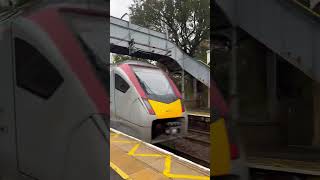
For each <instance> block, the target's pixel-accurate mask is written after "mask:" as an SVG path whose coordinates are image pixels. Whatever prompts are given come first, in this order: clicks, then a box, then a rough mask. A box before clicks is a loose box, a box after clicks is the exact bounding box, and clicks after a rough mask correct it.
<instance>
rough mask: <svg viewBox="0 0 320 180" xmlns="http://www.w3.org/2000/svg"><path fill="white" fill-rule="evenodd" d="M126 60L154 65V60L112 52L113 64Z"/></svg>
mask: <svg viewBox="0 0 320 180" xmlns="http://www.w3.org/2000/svg"><path fill="white" fill-rule="evenodd" d="M128 60H135V61H142V62H146V63H150V64H154V65H155V62H153V61H151V60H148V59H142V58H136V57H131V56H127V55H120V54H114V55H113V57H112V61H113V63H115V64H116V63H120V62H124V61H128Z"/></svg>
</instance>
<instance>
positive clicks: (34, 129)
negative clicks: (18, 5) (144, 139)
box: [0, 1, 109, 180]
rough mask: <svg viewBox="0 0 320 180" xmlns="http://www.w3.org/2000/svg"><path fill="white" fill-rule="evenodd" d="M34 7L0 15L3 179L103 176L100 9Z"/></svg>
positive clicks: (104, 77) (105, 144)
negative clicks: (96, 40)
mask: <svg viewBox="0 0 320 180" xmlns="http://www.w3.org/2000/svg"><path fill="white" fill-rule="evenodd" d="M37 2H38V1H37ZM37 7H38V6H36V7H34V6H32V7H31V5H30V7H29V6H28V8H27V7H26V8H25V9H23V10H22V9H21V10H20V9H18V10H14V11H10V12H7V13H2V15H1V17H0V18H1V19H0V20H1V22H0V54H1V61H0V74H1V76H0V82H1V88H0V179H16V180H19V179H24V180H28V179H30V180H31V179H46V180H57V179H70V180H73V179H77V180H84V179H96V180H105V179H108V178H109V174H108V169H109V168H107V164H108V161H109V159H108V154H107V153H106V152H107V150H108V149H109V138H108V137H109V131H108V130H109V127H108V126H109V125H108V124H109V123H108V121H109V120H108V117H109V105H108V103H107V102H108V99H109V97H108V96H109V94H108V86H109V85H106V84H105V83H104V82H106V81H108V78H109V76H108V75H109V71H108V70H105V73H103V72H104V71H103V70H104V69H105V67H104V65H103V63H102V61H101V59H103V57H95V56H94V55H95V54H97V53H95V52H94V51H93V50H96V49H97V48H94V47H93V45H94V44H96V43H94V42H92V41H90V39H89V38H87V37H90V36H95V35H97V36H100V37H103V36H105V34H107V32H106V30H105V29H106V28H99V26H100V27H101V26H105V23H106V14H105V11H101V10H99V9H91V10H90V9H88V8H84V7H81V6H79V7H78V6H75V5H67V4H65V5H59V6H58V5H57V6H50V7H49V6H48V7H47V6H46V7H39V8H37ZM29 8H30V9H29ZM92 23H96V25H95V27H96V28H91V27H92V26H91V25H92ZM86 26H89V27H90V28H89V30H91V31H89V30H88V28H85V27H86ZM83 29H86V31H85V33H86V36H85V37H84V36H83ZM100 39H101V41H102V42H101V43H100V44H105V40H104V39H103V38H100ZM92 40H93V41H94V39H92ZM105 46H106V45H105ZM106 48H108V47H103V46H101V47H100V48H99V49H106ZM101 54H102V53H101ZM104 54H105V53H104Z"/></svg>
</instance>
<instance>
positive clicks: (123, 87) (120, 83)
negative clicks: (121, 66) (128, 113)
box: [115, 74, 130, 93]
mask: <svg viewBox="0 0 320 180" xmlns="http://www.w3.org/2000/svg"><path fill="white" fill-rule="evenodd" d="M115 86H116V89H117V90H119V91H121V92H123V93H126V92H127V91H128V89H129V87H130V86H129V84H128V83H127V82H126V81H125V80H124V79H122V77H120V76H119V75H118V74H115Z"/></svg>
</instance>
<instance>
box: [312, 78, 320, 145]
mask: <svg viewBox="0 0 320 180" xmlns="http://www.w3.org/2000/svg"><path fill="white" fill-rule="evenodd" d="M319 110H320V83H318V82H314V83H313V128H314V129H313V132H314V133H313V143H312V144H313V145H315V146H320V111H319Z"/></svg>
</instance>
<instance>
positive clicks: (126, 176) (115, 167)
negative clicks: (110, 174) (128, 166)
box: [110, 161, 131, 180]
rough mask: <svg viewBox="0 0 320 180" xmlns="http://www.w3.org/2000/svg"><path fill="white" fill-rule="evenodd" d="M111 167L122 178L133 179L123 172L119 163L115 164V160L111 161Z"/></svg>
mask: <svg viewBox="0 0 320 180" xmlns="http://www.w3.org/2000/svg"><path fill="white" fill-rule="evenodd" d="M110 167H111V168H112V169H113V170H114V171H115V172H117V173H118V174H119V175H120V176H121V177H122V179H126V180H131V179H130V177H129V176H128V175H127V174H126V173H125V172H123V171H122V170H121V169H120V168H119V167H118V166H117V165H115V164H114V163H113V162H111V161H110Z"/></svg>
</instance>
